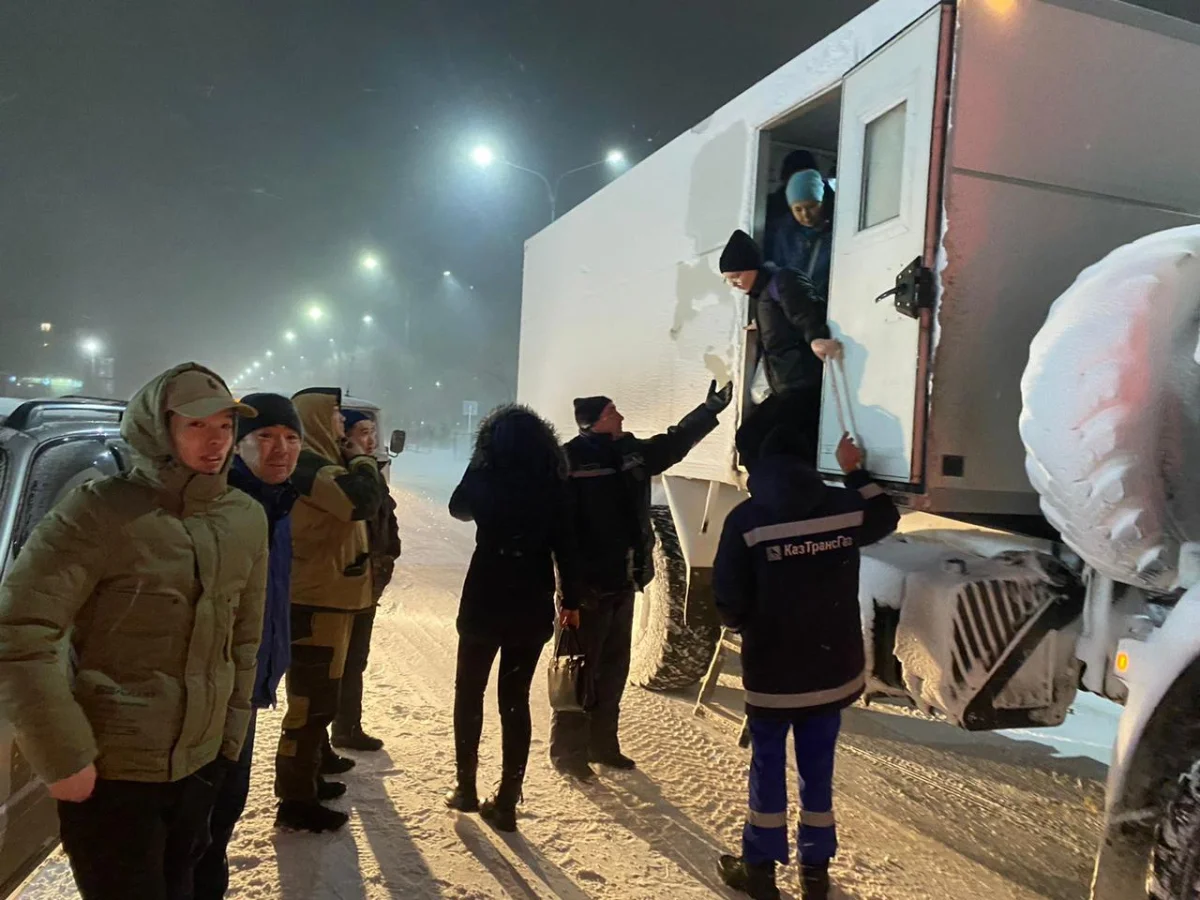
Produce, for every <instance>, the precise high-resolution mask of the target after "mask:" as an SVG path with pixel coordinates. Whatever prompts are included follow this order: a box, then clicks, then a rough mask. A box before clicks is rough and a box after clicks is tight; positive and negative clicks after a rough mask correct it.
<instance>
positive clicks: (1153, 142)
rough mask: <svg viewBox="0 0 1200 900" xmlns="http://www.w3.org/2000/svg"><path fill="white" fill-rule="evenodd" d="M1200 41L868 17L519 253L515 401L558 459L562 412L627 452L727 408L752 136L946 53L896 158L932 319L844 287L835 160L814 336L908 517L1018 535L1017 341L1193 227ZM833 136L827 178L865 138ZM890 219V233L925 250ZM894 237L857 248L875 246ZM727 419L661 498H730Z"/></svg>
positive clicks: (869, 281) (911, 1)
mask: <svg viewBox="0 0 1200 900" xmlns="http://www.w3.org/2000/svg"><path fill="white" fill-rule="evenodd" d="M947 22H951V23H953V28H948V27H947V24H946V23H947ZM935 29H936V30H935ZM938 32H940V37H939V34H938ZM922 34H923V35H925V37H921V35H922ZM930 34H932V35H933V36H934V39H933V40H930V39H929V37H928V36H929V35H930ZM1198 34H1200V28H1196V27H1194V26H1190V25H1187V24H1186V23H1181V22H1178V21H1176V20H1173V19H1170V18H1167V17H1165V16H1160V15H1157V14H1153V13H1147V12H1145V11H1142V10H1137V9H1133V8H1130V7H1127V6H1125V5H1124V4H1120V3H1116V2H1110V0H962V2H960V3H958V4H957V16H956V18H950V17H946V16H944V15H943V14H942V7H940V6H938V5H934V4H931V3H930V2H929V0H880V2H879V3H877V4H875V5H874V6H873V7H871V8H870V9H868V10H866V11H865V12H864V13H862V14H861V15H860V16H858V17H857V18H855V19H854V20H853V21H851V22H850V23H848V24H847V25H846V26H844V27H843V28H841V29H839V30H838V31H836V32H834V33H833V34H832V35H830V36H829V37H827V38H825V39H824V40H822V41H820V42H819V43H817V44H816V45H814V46H813V47H812V48H811V49H809V50H808V51H806V52H805V53H803V54H801V55H800V56H798V57H797V58H796V59H794V60H792V61H791V62H790V63H788V64H787V65H785V66H784V67H783V68H781V69H780V70H778V71H777V72H775V73H774V74H772V75H771V76H769V77H767V78H765V79H764V80H763V81H761V82H759V83H758V84H756V85H754V86H753V87H751V88H750V89H749V90H747V91H746V92H745V93H743V94H742V95H741V96H739V97H737V98H736V99H734V100H733V101H731V102H730V103H728V104H726V105H725V106H724V107H722V108H721V109H720V110H718V111H717V112H716V113H714V114H713V115H712V116H711V117H709V118H708V119H706V120H705V121H704V122H702V123H700V124H699V125H697V126H696V127H695V128H693V129H691V130H690V131H688V132H687V133H685V134H683V135H681V136H680V137H678V138H676V139H675V140H674V141H672V142H671V143H670V144H668V145H667V146H666V147H664V148H662V149H661V150H659V151H658V152H657V153H655V154H654V155H653V156H651V157H650V158H649V159H647V160H645V161H644V162H642V163H641V164H639V165H638V166H636V167H635V168H634V169H632V170H631V171H630V172H628V173H626V174H625V175H623V176H621V177H620V178H618V179H617V180H616V181H614V182H613V183H612V184H611V185H609V186H608V187H606V188H605V189H604V190H603V191H601V192H600V193H598V194H597V195H595V196H593V197H592V198H590V199H589V200H588V201H586V202H585V203H583V204H581V205H580V206H579V207H577V208H576V209H574V210H572V211H571V212H570V213H569V214H567V215H566V216H564V217H563V218H562V219H560V220H559V221H557V222H556V223H554V224H553V225H552V226H550V227H549V228H547V229H546V230H544V231H542V232H541V233H539V234H537V235H535V236H534V237H533V238H531V239H530V240H529V241H528V243H527V244H526V251H525V279H524V292H523V305H522V322H521V344H520V367H519V379H518V396H519V398H520V400H521V401H522V402H524V403H528V404H530V405H532V406H533V407H535V408H536V409H537V410H538V411H539V412H541V413H543V414H544V415H546V416H548V417H549V418H551V419H552V420H553V421H554V422H555V423H556V425H557V426H558V427H559V428H560V429H561V431H562V433H563V434H564V435H570V434H572V433H574V431H575V425H574V422H573V418H572V409H571V399H572V398H573V397H577V396H584V395H591V394H606V395H608V396H611V397H613V398H614V399H615V400H616V401H617V403H618V405H619V407H620V408H621V410H622V412H623V413H624V414H625V416H626V418H627V423H628V427H629V428H630V429H631V430H632V431H633V432H634V433H637V434H643V435H649V434H652V433H655V432H658V431H661V430H663V429H665V428H667V427H668V426H670V425H671V424H673V423H674V422H676V421H677V420H678V419H679V418H680V417H681V416H683V415H684V414H685V413H686V412H687V411H688V410H690V409H692V408H693V407H694V406H695V405H696V404H697V403H699V402H700V401H701V400H702V399H703V397H704V391H705V389H706V388H707V385H708V383H709V381H710V380H711V379H713V378H716V379H717V380H718V381H724V380H726V379H728V378H729V377H731V376H736V377H737V378H738V380H739V387H740V388H744V387H745V384H744V380H745V379H744V378H742V376H743V374H744V373H745V371H746V369H747V360H746V348H745V338H744V332H743V327H744V325H745V324H746V322H747V319H748V312H747V304H746V299H745V298H744V297H743V296H741V295H739V294H735V293H734V292H733V291H732V290H730V289H729V288H727V287H726V286H725V285H724V283H723V281H722V280H721V277H720V275H719V273H718V271H717V259H718V257H719V256H720V252H721V250H722V248H723V246H724V243H725V241H726V240H727V239H728V237H729V235H730V233H731V232H732V231H733V230H734V229H735V228H739V227H740V228H745V229H747V230H751V231H752V232H755V233H760V232H761V228H760V227H759V226H761V216H762V210H761V207H762V197H763V195H764V193H765V189H764V184H765V176H766V173H764V172H762V171H760V169H761V168H762V166H764V165H765V164H766V162H765V160H766V159H767V158H768V157H767V155H766V154H764V153H763V152H762V150H761V148H760V132H761V131H762V130H763V129H765V128H770V127H771V126H772V125H773V124H775V123H776V122H777V121H779V120H781V119H786V118H787V116H788V114H789V113H790V112H792V111H794V110H796V109H797V108H799V107H803V106H805V105H806V104H809V103H811V102H812V101H814V100H815V99H817V98H819V97H820V96H821V95H822V94H825V93H827V92H828V91H830V90H832V89H836V88H838V87H839V86H842V85H846V86H847V88H846V90H845V91H844V95H845V97H847V98H848V97H850V96H851V94H853V93H854V91H855V88H854V85H855V81H854V79H855V78H857V79H858V80H859V81H866V74H865V73H868V72H869V71H870V68H871V67H874V68H875V69H876V70H878V74H877V75H875V76H872V77H875V80H876V81H877V82H879V83H880V84H881V85H884V86H885V87H886V85H887V83H888V79H889V77H890V75H889V74H888V69H889V66H890V68H891V69H893V70H895V69H897V67H899V69H903V65H902V63H903V61H902V60H898V59H896V58H895V55H896V54H899V53H907V52H910V51H909V50H905V49H904V48H906V47H908V48H912V52H914V53H921V54H925V55H926V56H927V55H928V54H930V53H932V54H936V53H937V52H938V47H939V44H940V46H941V47H943V48H944V47H946V43H945V42H946V41H947V40H952V41H953V57H952V61H953V65H952V67H950V66H944V67H942V70H939V79H940V82H939V84H938V85H928V79H926V81H922V82H920V84H921V85H922V86H921V87H919V90H920V91H925V90H927V89H930V90H937V89H940V91H941V92H942V93H941V95H940V96H948V97H949V116H948V120H947V122H948V128H947V132H946V135H945V139H944V140H937V139H935V140H932V141H924V140H918V141H915V142H914V141H910V142H909V145H907V147H906V150H905V154H906V156H905V164H904V172H905V176H904V177H905V178H906V183H905V187H904V190H905V191H910V190H918V189H919V190H921V191H925V190H926V188H927V187H928V194H929V201H928V202H929V203H930V204H937V203H939V202H940V203H941V208H940V209H937V208H935V212H936V213H937V218H936V219H934V220H933V221H935V222H939V229H938V231H936V232H935V240H934V241H933V242H932V244H929V242H926V243H927V246H926V247H925V253H924V255H925V257H926V260H927V262H928V263H929V264H930V265H931V267H932V268H934V270H935V272H936V274H937V281H936V284H937V290H938V297H937V306H936V309H935V311H934V315H933V316H930V315H929V314H928V313H927V314H926V315H925V318H924V320H923V321H922V322H916V321H914V320H912V319H907V318H905V317H903V316H901V315H900V314H899V313H898V312H896V310H895V309H894V307H893V306H892V305H891V301H890V300H889V301H885V302H883V303H879V304H875V303H874V302H873V301H874V297H875V296H876V295H877V294H879V293H881V292H882V291H885V290H887V289H888V288H890V287H892V286H893V283H894V278H895V275H896V274H897V273H898V271H899V268H900V267H892V266H891V264H890V262H889V264H888V267H887V268H881V269H879V271H872V272H871V273H870V277H863V266H862V264H861V263H860V262H858V261H855V260H853V259H851V258H850V257H849V256H848V254H849V253H850V251H851V250H852V249H854V248H852V246H851V244H852V243H853V242H852V241H851V240H841V238H842V236H843V235H847V234H848V235H851V236H855V235H856V234H857V235H861V234H863V233H865V232H863V231H862V229H860V228H857V227H856V223H855V221H854V220H855V219H856V218H857V217H858V214H859V210H858V209H857V208H850V207H852V206H854V207H856V206H857V205H858V204H857V203H856V202H853V203H852V202H851V200H852V199H853V198H854V197H855V195H856V188H857V187H858V185H857V174H856V171H855V169H854V167H853V166H851V167H849V168H847V167H845V166H844V163H845V161H846V157H845V156H844V155H840V157H839V169H838V204H837V209H836V215H835V224H834V234H835V242H834V259H833V274H832V284H831V291H830V314H829V318H830V327H831V329H832V330H833V332H834V333H835V335H837V336H840V337H843V338H845V339H846V342H847V345H848V354H847V362H846V371H847V375H848V377H849V379H850V390H851V394H852V398H853V399H852V402H851V406H852V408H853V410H854V419H855V425H856V426H857V430H858V432H859V436H860V437H861V439H862V441H863V443H864V444H865V445H866V446H867V447H868V449H869V450H871V451H873V452H874V453H875V454H876V458H877V460H882V461H883V463H882V465H883V468H884V470H885V471H884V475H885V476H886V477H887V478H888V479H889V480H892V481H894V482H897V483H911V488H910V489H911V490H912V491H913V492H914V494H916V495H917V497H916V502H917V504H918V505H920V506H922V507H923V508H926V509H929V510H930V511H935V512H936V511H945V512H980V513H1025V512H1035V511H1036V508H1037V501H1036V495H1035V494H1034V492H1033V490H1032V488H1031V487H1030V486H1029V483H1028V481H1027V479H1026V477H1025V474H1024V468H1023V465H1024V452H1023V448H1022V445H1021V441H1020V437H1019V434H1018V432H1017V420H1018V416H1019V413H1020V408H1021V407H1020V403H1021V400H1020V391H1019V382H1020V375H1021V371H1022V369H1023V367H1024V365H1025V361H1026V356H1027V347H1028V344H1029V340H1030V339H1031V338H1032V336H1033V334H1034V333H1035V332H1036V331H1037V329H1038V327H1039V326H1040V324H1041V323H1042V321H1043V320H1044V318H1045V313H1046V310H1047V309H1048V307H1049V305H1050V303H1051V302H1052V300H1053V299H1054V298H1055V297H1056V296H1058V294H1059V293H1061V291H1062V290H1064V289H1065V288H1066V287H1067V286H1068V285H1069V284H1070V283H1071V281H1072V279H1073V278H1074V277H1075V275H1076V274H1077V273H1078V272H1079V271H1080V269H1082V268H1083V267H1085V266H1086V265H1087V264H1089V263H1091V262H1093V261H1094V260H1095V259H1097V258H1099V257H1100V256H1102V255H1103V254H1104V253H1106V252H1107V251H1108V250H1110V249H1112V248H1113V247H1115V246H1117V245H1119V244H1121V243H1123V242H1126V241H1129V240H1131V239H1133V238H1136V237H1137V236H1139V235H1142V234H1146V233H1149V232H1151V231H1155V230H1160V229H1164V228H1169V227H1173V226H1176V225H1180V224H1185V223H1187V222H1190V221H1195V219H1196V217H1197V216H1198V215H1200V180H1197V179H1195V178H1194V175H1193V173H1194V165H1193V160H1192V156H1193V155H1194V150H1195V148H1196V147H1197V146H1200V90H1195V89H1194V87H1195V85H1196V84H1198V83H1200V38H1197V35H1198ZM889 53H893V59H892V60H891V62H890V63H889V64H888V65H881V64H880V60H881V59H883V58H884V56H885V55H886V54H889ZM868 60H869V62H868V63H867V65H863V64H864V62H867V61H868ZM929 62H930V61H929V60H928V59H927V58H925V57H922V58H921V59H914V61H913V66H914V70H915V68H917V67H919V66H920V65H925V66H926V67H927V68H928V65H929ZM855 72H857V73H858V74H854V73H855ZM848 74H850V75H851V78H850V79H847V75H848ZM951 76H952V80H951ZM914 77H916V76H914ZM926 85H928V86H926ZM858 94H859V95H861V94H862V91H858ZM928 100H929V102H928V104H925V101H924V100H923V99H922V100H921V105H924V106H925V109H924V111H923V112H922V113H920V114H922V115H927V114H928V112H929V109H931V108H932V107H933V105H934V100H935V98H934V97H930V98H928ZM846 102H847V103H849V102H850V101H849V100H847V101H846ZM884 108H886V106H885V107H884ZM842 112H843V116H842V128H841V131H842V134H841V143H840V146H839V153H840V154H843V153H844V152H845V149H846V147H847V146H848V145H849V143H852V142H848V141H847V135H848V134H849V133H850V131H849V130H850V129H855V128H862V127H863V126H864V121H863V120H862V118H861V117H860V118H858V119H855V116H854V115H853V114H854V112H855V110H851V109H848V108H846V107H845V106H844V107H843V111H842ZM917 114H918V113H914V112H912V109H911V108H910V115H917ZM913 121H915V120H913ZM858 137H859V138H861V135H858ZM859 143H860V144H861V143H862V142H861V140H859ZM914 147H915V149H912V148H914ZM922 147H924V148H925V149H924V151H922V149H921V148H922ZM921 152H924V153H925V154H926V158H925V159H923V160H922V159H919V158H916V159H914V158H910V157H912V156H913V155H914V154H920V153H921ZM930 157H932V158H930ZM861 165H862V163H861V160H860V161H859V166H861ZM931 172H932V176H933V177H930V173H931ZM922 179H926V180H927V182H928V185H925V184H921V183H920V182H921V180H922ZM922 196H923V195H922ZM905 197H909V194H905ZM914 209H916V207H914ZM912 218H913V219H914V221H912V222H908V223H902V224H904V225H905V226H906V227H910V228H917V227H921V228H924V223H923V222H917V221H915V219H916V215H915V213H914V215H913V216H912ZM939 220H940V221H939ZM900 230H903V229H900V228H898V227H897V226H896V225H895V223H885V224H884V225H881V226H879V231H880V233H881V234H882V236H883V237H882V239H883V240H886V239H890V237H889V236H894V235H895V234H897V233H898V232H899V231H900ZM910 243H911V241H910ZM918 243H919V242H918ZM857 249H858V250H860V251H861V249H862V248H861V247H858V248H857ZM893 255H894V254H893ZM871 258H872V257H871V255H870V254H865V255H863V254H861V253H860V255H859V260H867V261H868V262H869V261H870V260H871ZM898 344H899V345H902V346H903V348H904V353H901V354H898V353H897V350H896V347H897V345H898ZM889 356H891V357H893V359H889ZM908 359H911V363H905V365H906V366H907V369H906V370H905V371H903V372H899V373H898V374H897V372H896V365H897V362H896V360H900V361H901V362H904V360H908ZM827 382H828V379H827ZM738 394H739V401H738V403H739V407H740V405H741V404H742V403H743V402H744V400H743V398H742V396H741V395H742V394H743V391H742V390H739V392H738ZM824 410H825V415H824V417H823V426H822V457H821V466H822V468H823V469H824V470H826V471H832V470H833V469H834V464H833V460H832V449H833V446H834V443H835V441H836V437H837V435H838V434H839V433H840V428H839V424H838V422H837V421H836V417H834V416H833V414H832V413H833V403H832V399H831V397H830V396H829V395H828V391H827V395H826V399H825V403H824ZM740 412H741V410H740V408H739V409H738V414H739V415H738V416H735V415H733V411H732V410H731V411H730V413H728V414H726V416H724V417H723V420H722V424H721V427H720V429H719V430H718V431H717V432H716V433H715V434H714V435H713V436H711V437H710V438H708V439H707V440H705V441H704V442H703V443H702V444H701V445H700V446H699V447H697V448H696V450H695V451H693V453H692V454H691V455H690V456H689V457H688V458H687V460H686V461H685V462H683V463H682V464H681V465H680V466H678V467H677V468H676V469H674V470H672V474H673V475H677V476H683V477H686V478H692V479H699V480H703V481H713V482H721V483H725V484H736V483H738V473H737V471H736V469H735V467H734V462H735V453H734V447H733V437H734V431H735V428H736V424H737V419H738V418H740ZM926 413H927V415H926ZM946 458H953V461H952V462H950V463H949V464H947V463H946ZM956 471H959V472H961V474H960V475H956V474H947V473H953V472H956Z"/></svg>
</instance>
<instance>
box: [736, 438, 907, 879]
mask: <svg viewBox="0 0 1200 900" xmlns="http://www.w3.org/2000/svg"><path fill="white" fill-rule="evenodd" d="M807 443H808V442H807V440H806V439H805V438H804V437H803V436H802V435H800V434H799V433H798V432H797V431H795V430H791V429H787V428H784V427H780V428H777V429H775V430H774V431H772V432H771V434H770V435H768V436H767V438H766V440H764V441H763V443H762V446H761V449H760V451H759V453H758V454H757V455H756V456H754V457H752V458H751V459H750V460H748V462H747V465H748V468H749V472H750V481H749V488H750V499H749V500H747V501H746V502H745V503H743V504H742V505H741V506H739V507H737V508H736V509H735V510H733V512H731V513H730V514H729V517H728V518H727V519H726V520H725V527H724V531H723V532H722V534H721V543H720V546H719V548H718V551H717V559H716V563H715V567H714V572H713V590H714V593H715V596H716V604H717V609H718V611H719V612H720V615H721V619H722V621H723V622H724V623H725V625H726V627H728V628H731V629H733V630H735V631H738V632H740V633H741V635H742V679H743V683H744V686H745V691H746V715H747V717H748V719H749V728H750V740H751V747H752V750H753V758H752V761H751V765H750V807H749V812H748V814H747V820H746V825H745V828H744V830H743V834H742V856H740V857H734V856H723V857H721V861H720V869H721V875H722V878H723V879H724V880H725V882H726V884H728V885H729V886H730V887H733V888H735V889H736V890H740V891H743V892H744V893H747V894H749V895H750V896H751V897H753V898H755V900H775V898H778V897H779V891H778V889H777V888H776V886H775V865H776V863H782V864H786V863H787V861H788V834H787V826H788V813H787V760H786V751H787V736H788V732H789V731H792V730H794V732H795V744H796V765H797V768H798V769H799V773H800V783H801V788H800V798H801V812H800V830H799V856H800V865H801V884H802V886H803V889H804V893H803V896H804V897H805V898H807V900H825V898H826V897H827V896H828V891H829V873H828V870H829V862H830V860H831V859H832V858H833V856H834V854H835V853H836V851H837V829H836V825H835V823H834V817H833V758H834V750H835V748H836V745H837V736H838V730H839V728H840V725H841V711H842V709H844V708H845V707H847V706H849V705H850V704H851V703H853V702H854V701H855V700H856V699H857V698H858V697H859V696H860V695H861V694H862V692H863V688H864V686H865V672H864V669H865V665H866V663H865V653H864V648H863V634H862V624H861V620H860V613H859V600H858V571H859V548H861V547H865V546H867V545H868V544H873V543H875V542H876V541H879V540H881V539H883V538H884V537H886V536H887V535H889V534H891V533H892V532H893V531H894V530H895V529H896V525H897V524H898V523H899V520H900V516H899V512H898V511H897V509H896V506H895V504H894V503H893V502H892V500H891V498H889V497H888V495H887V494H886V493H884V490H883V488H882V487H880V486H879V485H878V484H877V483H876V482H875V481H873V480H872V478H871V476H870V475H869V474H868V473H867V472H866V471H865V470H864V469H863V453H862V451H861V450H860V449H859V448H858V447H857V446H855V444H854V442H853V441H852V440H851V439H850V437H849V436H848V435H846V436H844V437H843V438H842V441H841V444H840V445H839V446H838V450H837V458H838V463H839V464H840V465H841V467H842V470H843V471H844V472H845V473H846V480H845V485H846V486H845V487H844V488H839V487H830V486H827V485H826V484H825V483H824V481H823V480H822V478H821V476H820V475H819V474H818V473H817V472H816V470H814V469H813V468H812V466H811V465H809V464H808V463H807V462H806V461H805V459H804V455H805V452H806V450H807Z"/></svg>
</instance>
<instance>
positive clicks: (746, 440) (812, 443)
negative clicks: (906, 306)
mask: <svg viewBox="0 0 1200 900" xmlns="http://www.w3.org/2000/svg"><path fill="white" fill-rule="evenodd" d="M718 266H719V268H720V270H721V274H722V275H724V276H725V280H726V282H728V283H729V285H730V286H731V287H734V288H736V289H737V290H740V291H743V292H744V293H746V294H747V295H748V296H749V297H750V301H751V308H752V316H753V326H752V327H753V328H755V329H756V330H757V332H758V363H757V366H756V369H755V375H754V382H753V384H752V385H751V398H752V399H753V401H754V402H755V403H756V404H757V406H756V407H755V408H754V409H753V410H752V411H751V412H750V413H749V414H748V415H747V416H746V417H745V421H744V422H743V423H742V426H741V428H740V429H739V432H738V444H739V446H744V447H745V448H746V452H748V453H749V454H750V455H751V456H752V457H753V456H757V454H758V450H759V448H760V447H761V445H762V442H763V440H764V439H765V438H766V436H767V435H768V434H769V433H770V432H771V431H772V430H774V429H775V428H776V427H777V426H779V425H786V426H787V427H789V428H792V429H794V430H795V431H797V433H798V434H800V435H801V436H802V437H803V439H804V441H805V446H806V447H807V448H808V449H807V451H806V458H807V459H808V460H809V461H810V462H813V463H815V461H816V456H817V430H818V427H819V425H820V418H821V378H822V374H823V371H822V370H823V361H824V360H825V359H826V358H827V357H830V356H832V355H835V354H836V353H837V352H838V351H839V350H840V347H841V345H840V344H838V342H837V341H834V340H831V339H830V337H829V326H828V325H826V324H825V302H824V300H823V299H822V298H821V297H820V296H818V294H817V292H816V290H815V289H814V288H813V285H812V282H811V281H810V280H809V278H808V276H806V275H805V274H804V273H803V272H798V271H796V270H795V269H781V268H779V267H778V266H776V265H774V264H773V263H769V262H764V261H763V257H762V251H761V250H759V248H758V244H756V243H755V242H754V238H752V237H750V235H748V234H746V232H744V231H741V230H738V231H735V232H734V233H733V235H732V236H731V237H730V238H729V243H727V244H726V245H725V249H724V251H723V252H722V253H721V259H720V261H719V263H718Z"/></svg>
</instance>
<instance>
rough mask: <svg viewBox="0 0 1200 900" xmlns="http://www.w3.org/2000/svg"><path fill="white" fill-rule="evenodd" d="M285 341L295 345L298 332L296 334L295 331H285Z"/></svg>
mask: <svg viewBox="0 0 1200 900" xmlns="http://www.w3.org/2000/svg"><path fill="white" fill-rule="evenodd" d="M283 339H284V340H285V341H287V342H288V343H289V344H294V343H296V332H294V331H285V332H284V333H283Z"/></svg>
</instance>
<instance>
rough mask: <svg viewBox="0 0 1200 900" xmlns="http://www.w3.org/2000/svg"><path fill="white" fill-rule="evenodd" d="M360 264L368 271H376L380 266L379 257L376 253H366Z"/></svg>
mask: <svg viewBox="0 0 1200 900" xmlns="http://www.w3.org/2000/svg"><path fill="white" fill-rule="evenodd" d="M358 264H359V265H360V266H362V268H363V269H364V270H366V271H367V272H374V271H376V270H377V269H378V268H379V257H378V256H376V255H375V254H374V253H364V254H363V255H362V257H361V258H360V259H359V260H358Z"/></svg>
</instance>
